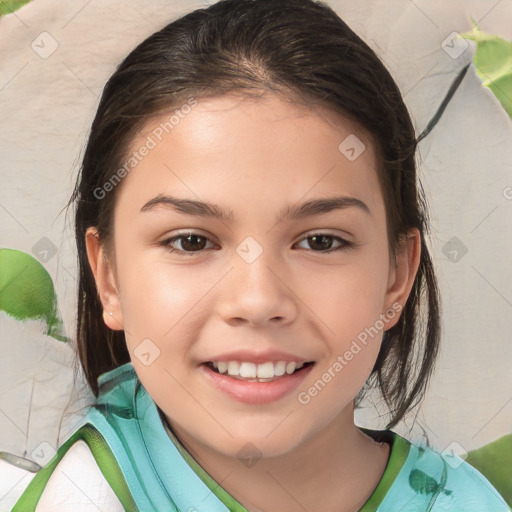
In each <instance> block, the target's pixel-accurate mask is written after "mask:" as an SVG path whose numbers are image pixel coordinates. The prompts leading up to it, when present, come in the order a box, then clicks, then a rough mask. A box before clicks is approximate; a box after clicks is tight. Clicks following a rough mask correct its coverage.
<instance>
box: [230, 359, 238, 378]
mask: <svg viewBox="0 0 512 512" xmlns="http://www.w3.org/2000/svg"><path fill="white" fill-rule="evenodd" d="M228 373H229V375H240V363H239V362H238V361H229V363H228Z"/></svg>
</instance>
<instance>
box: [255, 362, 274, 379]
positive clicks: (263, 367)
mask: <svg viewBox="0 0 512 512" xmlns="http://www.w3.org/2000/svg"><path fill="white" fill-rule="evenodd" d="M273 376H274V363H271V362H268V363H263V364H259V365H258V379H271V378H272V377H273Z"/></svg>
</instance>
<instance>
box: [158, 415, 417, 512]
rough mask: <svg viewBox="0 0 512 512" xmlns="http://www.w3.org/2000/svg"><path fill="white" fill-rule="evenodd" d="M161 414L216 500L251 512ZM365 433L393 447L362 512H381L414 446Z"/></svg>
mask: <svg viewBox="0 0 512 512" xmlns="http://www.w3.org/2000/svg"><path fill="white" fill-rule="evenodd" d="M158 413H159V415H160V419H161V420H162V424H163V426H164V428H165V431H166V432H167V434H168V435H169V438H170V439H171V440H172V442H173V443H174V445H175V446H176V448H177V449H178V451H179V452H180V454H181V456H182V457H183V458H184V459H185V461H186V462H187V464H188V465H189V466H190V467H191V468H192V469H193V470H194V472H195V473H196V475H197V476H198V477H199V478H200V479H201V480H202V481H203V482H204V484H205V485H206V486H207V487H208V488H209V489H210V490H211V492H212V493H213V494H215V496H217V498H218V499H219V500H220V501H221V502H222V503H223V504H224V505H226V507H228V509H229V510H230V512H248V510H247V509H246V508H245V507H244V506H243V505H242V504H241V503H239V502H238V501H237V500H236V499H235V498H233V496H231V495H230V494H229V493H228V492H227V491H226V490H225V489H224V488H223V487H221V486H220V485H219V484H218V483H217V482H216V481H215V480H214V479H213V478H212V477H211V476H210V475H209V474H208V473H207V472H206V471H205V470H204V469H203V467H202V466H201V465H200V464H199V463H198V462H197V461H196V460H195V459H194V457H192V455H191V454H190V453H189V452H188V450H187V449H186V448H185V447H184V446H183V445H182V444H181V442H180V441H179V439H178V438H177V437H176V436H175V434H174V433H173V432H172V431H171V430H170V429H169V426H168V424H167V420H166V419H165V416H164V415H163V413H162V411H161V410H160V408H158ZM358 428H359V429H360V430H361V431H362V432H364V433H365V434H367V435H369V436H370V437H372V438H373V439H374V440H375V441H377V442H386V443H388V444H390V445H391V450H390V454H389V460H388V464H387V466H386V470H385V471H384V474H383V475H382V477H381V479H380V481H379V483H378V485H377V487H376V488H375V490H374V491H373V493H372V495H371V496H370V497H369V498H368V500H367V501H366V503H365V504H364V505H363V507H362V508H361V510H360V511H359V512H378V508H379V506H380V505H381V503H382V501H383V500H384V498H385V496H386V494H387V493H388V491H389V489H390V488H391V486H392V485H393V483H394V482H395V480H396V479H397V477H398V475H399V473H400V471H401V470H402V467H403V466H404V463H405V461H406V459H407V456H408V455H409V450H410V447H411V443H410V442H409V441H407V440H406V439H404V438H403V437H401V436H399V435H398V434H397V433H396V432H393V431H391V430H371V429H367V428H364V427H358Z"/></svg>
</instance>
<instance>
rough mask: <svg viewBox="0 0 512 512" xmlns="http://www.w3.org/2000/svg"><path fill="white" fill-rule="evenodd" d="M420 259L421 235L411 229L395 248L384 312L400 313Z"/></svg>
mask: <svg viewBox="0 0 512 512" xmlns="http://www.w3.org/2000/svg"><path fill="white" fill-rule="evenodd" d="M420 259H421V234H420V232H419V230H418V229H417V228H412V229H411V230H409V232H408V233H407V238H405V239H404V240H403V241H402V242H401V244H400V246H399V247H398V248H397V252H396V259H395V262H394V264H393V263H392V265H393V267H392V268H391V269H390V279H389V281H388V289H387V292H386V300H385V307H386V311H389V310H391V309H394V310H399V311H402V309H403V308H404V307H405V303H406V302H407V299H408V297H409V294H410V293H411V290H412V286H413V284H414V279H415V278H416V274H417V272H418V268H419V264H420ZM398 305H400V307H398ZM383 313H385V311H383ZM399 317H400V315H398V316H396V317H395V318H394V320H393V321H391V322H390V323H389V324H388V325H387V327H386V330H387V329H390V328H391V327H393V326H394V325H395V324H396V323H397V322H398V319H399Z"/></svg>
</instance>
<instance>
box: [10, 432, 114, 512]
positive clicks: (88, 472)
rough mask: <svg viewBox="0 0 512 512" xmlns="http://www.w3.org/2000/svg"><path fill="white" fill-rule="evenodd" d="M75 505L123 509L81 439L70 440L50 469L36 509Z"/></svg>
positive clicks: (87, 508)
mask: <svg viewBox="0 0 512 512" xmlns="http://www.w3.org/2000/svg"><path fill="white" fill-rule="evenodd" d="M34 476H35V475H34ZM34 483H35V482H34ZM74 507H77V508H78V509H79V510H80V511H81V512H89V511H91V512H93V511H94V512H97V511H98V510H109V511H112V512H122V511H123V510H124V509H123V507H122V505H121V503H120V501H119V499H118V498H117V496H116V495H115V493H114V491H113V490H112V488H111V487H110V486H109V484H108V482H107V481H106V479H105V477H104V476H103V474H102V472H101V470H100V468H99V466H98V464H97V463H96V460H95V459H94V456H93V454H92V453H91V450H90V449H89V446H88V445H87V443H85V442H84V441H82V440H79V441H76V442H75V443H73V445H72V446H71V447H70V448H69V449H68V450H67V452H66V453H65V455H64V456H63V457H62V459H61V460H60V461H59V463H58V464H57V465H56V466H55V468H54V469H53V471H52V472H51V476H50V478H49V479H48V481H47V482H46V484H44V489H43V490H42V494H41V497H40V499H39V501H38V502H37V507H36V508H35V512H56V511H59V510H62V511H64V510H66V511H67V510H73V508H74ZM1 510H3V509H1Z"/></svg>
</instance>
